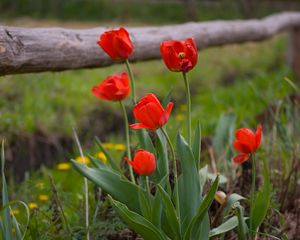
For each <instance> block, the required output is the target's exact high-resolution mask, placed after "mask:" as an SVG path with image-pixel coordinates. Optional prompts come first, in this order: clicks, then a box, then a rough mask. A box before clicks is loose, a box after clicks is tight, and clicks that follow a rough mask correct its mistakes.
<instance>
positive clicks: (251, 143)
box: [233, 124, 262, 164]
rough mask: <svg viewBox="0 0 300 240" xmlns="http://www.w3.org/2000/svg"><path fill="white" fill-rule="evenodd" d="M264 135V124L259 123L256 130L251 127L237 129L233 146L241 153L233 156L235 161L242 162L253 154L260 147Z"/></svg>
mask: <svg viewBox="0 0 300 240" xmlns="http://www.w3.org/2000/svg"><path fill="white" fill-rule="evenodd" d="M261 135H262V126H261V124H259V125H258V127H257V130H256V132H255V133H254V132H252V131H251V130H250V129H249V128H240V129H239V130H237V132H236V135H235V138H236V141H235V142H233V147H234V148H235V149H236V150H237V151H239V152H240V154H239V155H237V156H236V157H234V158H233V162H234V163H237V164H241V163H243V162H245V161H247V160H248V159H249V158H250V156H251V154H252V153H254V152H255V151H256V150H257V148H258V147H259V144H260V140H261Z"/></svg>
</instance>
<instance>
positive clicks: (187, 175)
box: [176, 134, 201, 231]
mask: <svg viewBox="0 0 300 240" xmlns="http://www.w3.org/2000/svg"><path fill="white" fill-rule="evenodd" d="M176 146H177V151H178V155H179V159H180V163H181V171H182V175H181V176H180V178H181V180H180V181H179V184H178V187H179V202H180V217H181V223H182V229H183V231H185V229H186V227H187V226H188V225H189V223H190V222H191V220H192V218H193V216H194V215H195V212H197V208H198V207H199V204H200V200H201V198H200V179H199V174H198V170H197V167H196V163H195V159H194V155H193V153H192V150H191V148H190V147H189V146H188V144H187V142H186V141H185V140H184V138H183V137H182V136H181V135H180V134H178V135H177V141H176Z"/></svg>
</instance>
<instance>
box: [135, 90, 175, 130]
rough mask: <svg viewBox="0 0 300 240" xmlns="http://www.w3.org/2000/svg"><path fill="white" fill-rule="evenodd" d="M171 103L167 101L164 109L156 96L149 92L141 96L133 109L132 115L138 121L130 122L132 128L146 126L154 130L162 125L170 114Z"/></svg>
mask: <svg viewBox="0 0 300 240" xmlns="http://www.w3.org/2000/svg"><path fill="white" fill-rule="evenodd" d="M172 108H173V103H172V102H170V103H168V105H167V107H166V109H163V107H162V105H161V103H160V102H159V100H158V99H157V97H156V96H155V95H154V94H152V93H149V94H147V95H146V96H145V97H143V98H142V99H141V100H140V101H139V103H138V104H136V105H135V107H134V109H133V115H134V117H135V118H136V119H137V120H138V121H139V123H135V124H131V125H130V127H131V128H133V129H140V128H147V129H150V130H155V129H157V128H161V127H162V126H164V125H165V124H166V123H167V121H168V119H169V116H170V113H171V111H172Z"/></svg>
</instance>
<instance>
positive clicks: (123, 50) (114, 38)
mask: <svg viewBox="0 0 300 240" xmlns="http://www.w3.org/2000/svg"><path fill="white" fill-rule="evenodd" d="M97 43H98V45H99V46H100V47H101V48H102V49H103V50H104V51H105V52H106V53H107V54H108V55H109V56H110V57H111V58H112V59H113V60H125V59H127V58H128V57H129V56H130V55H131V53H132V51H133V44H132V42H131V40H130V37H129V34H128V32H127V30H126V29H125V28H123V27H120V29H119V30H111V31H106V32H104V33H103V34H101V35H100V38H99V41H98V42H97Z"/></svg>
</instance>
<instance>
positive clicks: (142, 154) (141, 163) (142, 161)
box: [125, 149, 156, 176]
mask: <svg viewBox="0 0 300 240" xmlns="http://www.w3.org/2000/svg"><path fill="white" fill-rule="evenodd" d="M125 159H126V161H127V162H128V163H129V164H130V165H131V166H132V168H133V169H134V171H135V172H136V173H137V174H139V175H143V176H150V175H152V174H153V173H154V171H155V166H156V164H155V157H154V155H153V154H152V153H150V152H148V151H146V150H143V149H140V150H138V151H137V152H136V154H135V156H134V159H133V161H130V160H129V159H128V158H125Z"/></svg>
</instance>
